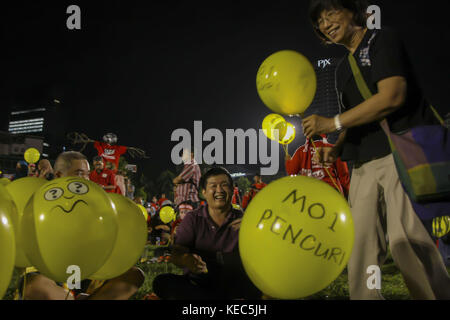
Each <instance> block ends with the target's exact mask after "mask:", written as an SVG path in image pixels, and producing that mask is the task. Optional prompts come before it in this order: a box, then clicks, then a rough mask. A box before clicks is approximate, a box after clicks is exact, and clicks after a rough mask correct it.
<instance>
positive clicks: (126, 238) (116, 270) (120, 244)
mask: <svg viewBox="0 0 450 320" xmlns="http://www.w3.org/2000/svg"><path fill="white" fill-rule="evenodd" d="M108 196H109V197H110V198H111V200H112V202H113V203H114V205H115V207H116V210H117V215H118V224H119V231H118V233H117V241H116V244H115V246H114V249H113V251H112V253H111V255H110V256H109V258H108V260H106V262H105V264H104V265H103V266H102V267H101V268H100V270H98V271H97V272H96V273H95V274H93V275H92V276H90V279H94V280H107V279H112V278H115V277H118V276H120V275H122V274H124V273H125V272H126V271H128V270H129V269H130V268H131V267H132V266H134V265H135V264H136V262H137V261H138V260H139V258H140V256H141V255H142V252H143V251H144V248H145V243H146V242H147V224H146V222H145V221H144V220H143V219H142V212H141V209H139V208H138V207H137V206H136V204H135V203H134V202H133V201H131V200H130V199H128V198H126V197H124V196H122V195H120V194H114V193H110V194H108ZM141 207H142V206H141ZM142 208H144V207H142ZM144 210H145V208H144Z"/></svg>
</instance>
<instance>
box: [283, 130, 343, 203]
mask: <svg viewBox="0 0 450 320" xmlns="http://www.w3.org/2000/svg"><path fill="white" fill-rule="evenodd" d="M313 141H314V145H315V147H316V148H332V147H333V145H332V144H330V143H328V140H327V138H326V136H325V135H322V136H321V139H314V140H313ZM316 148H314V146H313V145H312V143H310V141H309V140H308V139H307V140H306V143H305V144H304V145H302V146H301V147H300V148H298V149H297V151H295V153H294V156H293V157H292V158H291V157H290V156H289V155H286V173H287V174H288V175H302V176H307V177H313V178H316V179H319V180H322V181H324V182H326V183H328V184H329V185H330V186H332V187H333V188H335V189H337V190H338V191H339V192H340V193H341V194H342V195H344V196H345V197H346V198H347V196H348V190H349V188H350V175H349V172H348V167H347V163H346V162H343V161H341V159H340V158H338V159H337V160H336V162H334V163H325V164H323V163H321V162H320V161H319V159H318V155H316ZM325 168H326V169H327V170H328V172H329V174H330V175H331V176H332V178H333V179H331V177H330V175H329V174H328V173H327V172H326V170H325Z"/></svg>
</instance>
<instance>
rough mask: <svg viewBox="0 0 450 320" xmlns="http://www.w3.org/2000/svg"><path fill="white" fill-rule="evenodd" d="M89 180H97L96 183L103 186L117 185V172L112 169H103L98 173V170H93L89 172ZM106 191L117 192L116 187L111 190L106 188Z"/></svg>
mask: <svg viewBox="0 0 450 320" xmlns="http://www.w3.org/2000/svg"><path fill="white" fill-rule="evenodd" d="M89 180H91V181H93V182H95V183H96V184H99V185H101V186H105V187H106V186H114V187H117V185H116V179H115V174H114V172H112V171H111V170H108V169H103V171H102V172H100V173H98V172H97V171H96V170H92V171H91V173H90V174H89ZM105 191H106V192H110V193H115V192H116V188H114V189H111V190H105Z"/></svg>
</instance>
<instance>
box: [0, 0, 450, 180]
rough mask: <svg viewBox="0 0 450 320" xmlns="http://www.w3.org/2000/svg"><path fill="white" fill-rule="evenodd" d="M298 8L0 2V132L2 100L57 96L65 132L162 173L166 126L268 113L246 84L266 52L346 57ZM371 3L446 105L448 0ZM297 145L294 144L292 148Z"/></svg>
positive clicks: (256, 120)
mask: <svg viewBox="0 0 450 320" xmlns="http://www.w3.org/2000/svg"><path fill="white" fill-rule="evenodd" d="M308 3H309V1H306V0H297V1H272V2H262V1H259V2H247V1H245V4H244V1H209V2H197V1H192V0H191V1H183V2H180V3H175V2H172V1H171V2H165V1H164V2H163V1H159V2H153V1H151V2H150V1H123V0H120V1H119V0H108V1H97V0H96V1H75V0H74V1H57V2H56V1H54V2H53V1H52V2H49V1H33V2H32V1H14V4H9V5H4V4H3V3H2V10H1V22H0V23H1V37H2V40H1V41H2V45H1V65H2V68H1V70H2V72H1V73H2V77H1V79H2V80H1V90H0V105H1V117H0V130H4V131H6V130H7V115H8V110H9V108H10V107H12V106H39V105H45V104H49V103H50V102H51V101H53V99H59V100H61V102H62V104H61V108H64V114H65V116H64V119H61V121H64V122H65V123H66V128H67V131H68V132H69V131H78V132H84V133H86V134H87V135H88V136H89V137H91V138H93V139H101V137H102V136H103V134H105V133H107V132H114V133H116V134H117V135H118V137H119V144H121V145H127V146H134V147H139V148H142V149H144V150H145V151H146V152H147V154H148V155H149V156H150V157H151V158H150V159H149V160H146V161H137V162H136V161H133V160H132V159H130V158H129V157H128V159H129V162H133V163H138V165H140V166H143V167H144V169H145V170H144V171H146V172H149V175H153V174H157V173H158V172H160V171H162V170H165V169H173V165H172V163H171V161H170V151H171V149H172V147H173V146H174V145H175V143H174V142H171V141H170V136H171V133H172V131H174V130H175V129H177V128H187V129H188V130H191V131H192V130H193V122H194V120H202V121H203V127H204V130H206V129H207V128H218V129H220V130H222V131H223V132H225V129H226V128H229V129H234V128H243V129H248V128H256V129H258V128H260V125H261V122H262V120H263V118H264V117H265V116H266V115H267V114H269V113H271V111H270V110H269V109H267V108H266V107H265V106H264V105H263V103H262V102H261V100H260V99H259V97H258V94H257V91H256V85H255V79H256V72H257V70H258V68H259V66H260V64H261V63H262V61H263V60H264V59H265V58H266V57H268V56H269V55H270V54H272V53H274V52H276V51H279V50H283V49H291V50H296V51H299V52H301V53H303V54H304V55H305V56H306V57H308V58H309V59H310V60H316V59H320V58H325V57H340V56H342V55H344V54H345V50H344V49H343V48H337V47H336V48H331V47H330V48H327V47H324V46H323V45H321V44H320V42H319V41H318V39H317V38H316V37H315V35H314V33H313V31H312V27H311V26H310V24H309V21H308V17H307V5H308ZM372 3H373V4H377V5H379V6H380V7H381V10H382V24H383V25H386V26H391V27H395V28H397V29H398V30H399V31H401V33H402V35H403V36H404V39H405V43H406V45H407V47H408V49H409V53H410V55H411V58H412V61H413V63H414V64H415V66H416V72H417V74H418V75H419V81H420V83H421V85H422V86H423V88H424V91H425V93H426V95H427V97H428V98H429V100H431V102H432V103H433V104H434V105H435V106H436V107H437V109H438V110H439V111H441V113H443V114H446V113H447V112H449V109H450V107H449V106H450V98H449V94H448V92H449V88H450V79H449V74H450V66H449V61H448V58H449V54H448V51H447V50H446V49H445V48H446V47H447V46H448V42H449V39H450V37H449V31H450V29H449V24H448V21H449V12H450V2H449V1H448V0H441V1H438V0H430V1H426V2H423V1H421V2H418V1H399V0H395V1H393V0H385V1H372ZM71 4H77V5H79V6H80V8H81V14H82V20H81V23H82V29H81V30H79V31H78V30H76V31H74V30H68V29H67V28H66V19H67V18H68V16H69V15H68V14H66V8H67V7H68V6H69V5H71ZM294 124H298V122H297V123H294ZM300 135H301V134H300ZM296 141H299V140H298V139H296ZM296 147H298V143H297V144H296V142H294V144H293V146H292V147H291V149H290V150H291V153H292V152H293V151H294V149H295V148H296ZM88 149H91V150H89V152H93V147H88ZM280 170H283V165H281V167H280Z"/></svg>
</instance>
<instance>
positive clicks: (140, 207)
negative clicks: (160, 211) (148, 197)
mask: <svg viewBox="0 0 450 320" xmlns="http://www.w3.org/2000/svg"><path fill="white" fill-rule="evenodd" d="M137 206H138V207H139V210H141V212H142V214H143V215H144V218H145V221H146V222H147V220H148V212H147V209H145V207H144V206H143V205H142V204H137Z"/></svg>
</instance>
